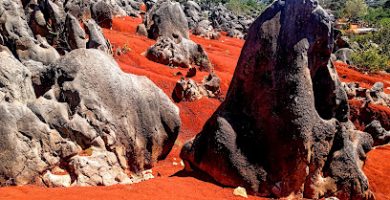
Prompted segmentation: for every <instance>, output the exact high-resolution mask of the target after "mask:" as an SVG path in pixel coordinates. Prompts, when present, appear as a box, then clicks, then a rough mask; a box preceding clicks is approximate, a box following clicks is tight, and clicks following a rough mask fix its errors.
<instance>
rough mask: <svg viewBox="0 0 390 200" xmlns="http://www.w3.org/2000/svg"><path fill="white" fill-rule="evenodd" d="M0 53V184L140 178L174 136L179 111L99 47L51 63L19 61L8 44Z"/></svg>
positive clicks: (90, 182) (64, 183)
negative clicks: (124, 69) (59, 170)
mask: <svg viewBox="0 0 390 200" xmlns="http://www.w3.org/2000/svg"><path fill="white" fill-rule="evenodd" d="M0 58H1V60H2V62H1V63H0V83H1V84H0V85H1V86H2V87H1V90H0V97H1V99H0V115H1V118H0V124H1V126H0V152H1V162H0V185H24V184H33V183H44V184H45V185H47V186H69V185H78V186H89V185H112V184H117V183H132V182H138V181H139V180H142V179H148V178H150V175H146V176H145V177H144V175H145V174H143V173H142V172H143V171H145V170H149V169H151V168H152V166H153V164H154V163H155V162H157V161H158V160H160V159H164V158H165V156H166V155H167V154H168V153H169V151H170V150H171V148H172V146H173V144H174V141H175V140H176V138H177V135H178V132H179V127H180V123H181V122H180V118H179V110H178V108H177V107H176V106H175V105H174V104H173V103H172V102H171V101H170V99H169V98H168V97H167V96H166V95H165V94H164V93H163V91H162V90H161V89H159V88H158V87H157V86H155V85H154V84H153V83H152V82H151V81H150V80H149V79H147V78H145V77H140V76H135V75H131V74H125V73H124V72H122V71H121V70H120V68H119V66H118V65H117V64H116V63H115V61H114V60H113V59H112V58H111V57H109V56H108V55H107V54H105V53H104V52H103V51H99V50H87V49H78V50H74V51H72V52H70V53H68V54H66V55H65V56H64V57H62V58H60V59H59V60H58V61H57V62H55V63H54V64H52V65H50V66H45V65H43V64H42V63H40V62H36V61H28V62H24V63H23V64H22V63H20V62H19V61H18V60H17V59H16V58H15V57H14V56H13V55H12V53H11V51H9V50H8V49H7V48H6V47H2V48H1V51H0ZM3 61H4V62H3ZM58 167H59V168H61V169H63V170H64V173H63V174H60V175H58V174H56V173H55V172H53V169H55V168H58Z"/></svg>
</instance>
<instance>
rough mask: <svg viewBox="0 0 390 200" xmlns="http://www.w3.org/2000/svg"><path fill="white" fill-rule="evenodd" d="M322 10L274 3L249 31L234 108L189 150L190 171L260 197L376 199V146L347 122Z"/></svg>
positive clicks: (226, 108)
mask: <svg viewBox="0 0 390 200" xmlns="http://www.w3.org/2000/svg"><path fill="white" fill-rule="evenodd" d="M331 23H332V22H331V20H330V17H329V15H328V14H327V13H326V12H325V11H324V10H323V9H322V8H321V7H320V6H319V5H318V3H317V1H303V0H285V1H275V2H274V3H273V4H272V6H270V7H268V8H267V9H266V10H265V12H264V13H263V14H261V15H260V17H259V18H258V19H257V20H256V21H255V22H254V24H253V25H252V26H251V28H250V30H249V32H248V36H247V41H246V43H245V45H244V47H243V50H242V53H241V57H240V59H239V61H238V65H237V68H236V71H235V74H234V76H233V79H232V81H231V85H230V88H229V91H228V94H227V96H226V100H225V101H224V102H223V103H222V105H221V106H220V107H219V108H218V110H217V111H216V112H215V113H214V114H213V115H212V116H211V118H210V119H209V120H208V121H207V122H206V124H205V126H204V127H203V130H202V131H201V132H200V133H199V134H198V135H197V136H196V137H195V138H194V139H193V140H191V141H189V142H188V143H187V144H185V146H184V147H183V149H182V152H181V158H182V159H183V160H184V161H185V163H186V167H187V169H188V168H193V169H195V170H200V171H203V172H205V173H206V174H208V175H210V176H211V177H212V178H213V179H214V180H215V181H217V182H218V183H220V184H223V185H226V186H232V187H237V186H244V187H245V188H247V189H248V190H249V191H251V192H252V193H255V194H257V195H260V196H266V197H273V198H281V197H289V198H302V197H304V198H312V199H318V198H322V197H331V196H337V197H338V198H340V199H369V198H372V197H373V196H372V193H371V191H370V190H369V188H368V186H369V184H368V181H367V178H366V176H365V175H364V173H363V171H362V170H361V167H362V165H363V161H364V159H365V153H366V152H368V151H369V150H370V149H371V147H372V144H373V139H372V137H371V136H370V135H369V134H367V133H365V132H361V131H357V130H355V128H354V126H353V124H352V123H351V122H350V121H348V116H349V106H348V101H347V100H348V99H347V95H346V93H345V91H344V90H343V87H342V86H341V83H340V81H339V79H338V76H337V73H336V71H335V69H334V68H333V66H332V65H331V63H330V62H329V60H330V56H331V53H332V46H333V44H334V41H333V35H332V28H331V25H332V24H331Z"/></svg>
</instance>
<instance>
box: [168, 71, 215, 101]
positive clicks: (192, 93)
mask: <svg viewBox="0 0 390 200" xmlns="http://www.w3.org/2000/svg"><path fill="white" fill-rule="evenodd" d="M220 84H221V80H220V79H219V77H218V76H217V75H216V74H214V73H211V74H209V75H208V76H206V77H204V79H203V81H202V82H201V83H197V82H195V81H194V80H192V79H187V80H186V79H184V78H182V79H180V80H179V81H178V82H177V83H176V86H175V88H174V90H173V92H172V98H173V100H174V101H176V102H180V101H196V100H199V99H201V98H202V97H204V96H205V97H210V98H219V97H220V94H221V88H220Z"/></svg>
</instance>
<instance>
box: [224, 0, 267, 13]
mask: <svg viewBox="0 0 390 200" xmlns="http://www.w3.org/2000/svg"><path fill="white" fill-rule="evenodd" d="M265 7H266V5H265V4H263V3H260V2H257V1H256V0H229V1H228V2H227V3H226V8H228V9H229V10H230V11H232V12H233V13H234V14H236V15H241V14H251V13H252V11H253V10H256V11H259V12H262V11H263V10H264V9H265Z"/></svg>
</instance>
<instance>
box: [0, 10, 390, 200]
mask: <svg viewBox="0 0 390 200" xmlns="http://www.w3.org/2000/svg"><path fill="white" fill-rule="evenodd" d="M141 21H142V20H141V19H134V18H130V17H126V18H117V19H114V21H113V29H112V30H107V29H104V34H105V35H106V36H107V38H109V40H110V41H111V43H112V45H113V47H114V48H123V47H125V46H126V47H127V48H130V51H129V52H128V53H126V54H123V55H121V56H115V59H116V60H117V61H118V63H119V65H120V66H121V68H122V69H123V70H124V71H125V72H129V73H133V74H137V75H144V76H147V77H148V78H150V79H151V80H152V81H153V82H154V83H156V84H157V85H158V86H159V87H160V88H162V89H163V90H164V92H165V93H166V94H168V95H169V96H171V92H172V91H173V88H174V85H175V83H176V81H177V80H178V79H179V78H180V77H179V76H174V73H175V72H178V71H180V72H181V73H182V74H186V69H180V68H176V69H171V68H169V67H167V66H165V65H161V64H158V63H154V62H151V61H149V60H148V59H146V58H145V57H144V56H142V54H143V53H144V52H145V51H146V49H147V48H148V47H149V46H151V45H152V44H154V41H152V40H149V39H147V38H145V37H143V36H138V35H136V34H135V30H136V26H137V25H138V24H139V23H141ZM191 39H192V40H194V41H195V42H197V43H200V44H202V46H203V47H204V48H205V49H206V52H207V53H208V55H209V57H210V60H211V62H212V64H213V65H214V68H215V72H216V73H217V75H218V76H219V77H220V78H221V80H222V84H221V87H222V92H223V94H226V91H227V89H228V86H229V83H230V80H231V78H232V75H233V73H234V69H235V66H236V63H237V60H238V57H239V55H240V52H241V48H242V46H243V44H244V41H242V40H238V39H232V38H228V37H225V36H222V37H221V39H219V40H218V41H216V40H207V39H204V38H199V37H196V36H191ZM337 69H338V71H339V73H340V76H342V75H346V78H345V79H343V81H359V82H361V83H364V84H363V86H364V87H370V86H371V85H373V84H374V83H375V82H376V81H378V80H380V79H382V80H383V77H381V76H380V75H375V76H371V75H370V76H368V75H363V74H361V73H359V72H357V71H354V70H352V69H348V68H347V67H345V66H342V65H340V64H338V65H337ZM206 75H207V74H206V73H204V72H197V75H196V77H195V78H194V79H195V80H197V81H201V80H202V79H203V77H204V76H206ZM386 80H388V81H389V82H387V83H385V84H386V87H389V83H390V76H388V77H386ZM177 105H178V107H179V108H180V116H181V119H182V129H181V133H180V136H179V139H178V141H177V142H176V143H175V146H174V148H173V150H172V152H171V153H170V155H169V156H168V158H167V159H166V160H165V161H162V162H160V163H158V164H157V166H155V167H154V168H153V174H154V175H155V176H156V178H155V179H152V180H149V181H146V182H142V183H139V184H135V185H120V186H112V187H88V188H80V187H73V188H66V189H64V188H54V189H47V188H42V187H35V186H23V187H8V188H0V200H3V199H4V200H5V199H18V200H24V199H28V200H32V199H37V200H38V199H39V200H49V199H57V200H71V199H72V200H73V199H74V200H78V199H80V200H81V199H94V200H100V199H101V200H103V199H109V200H119V199H132V198H134V199H138V200H148V199H183V200H184V199H186V200H187V199H243V198H240V197H235V196H233V194H232V193H233V189H232V188H223V187H221V186H218V185H216V184H213V183H210V182H208V181H207V180H204V179H197V178H193V177H191V176H187V177H186V176H182V175H180V173H179V174H177V175H175V173H178V172H179V171H180V170H181V169H182V167H181V166H180V159H179V158H178V155H179V152H180V147H181V146H182V145H183V143H184V142H185V141H186V140H188V139H190V138H191V137H193V136H195V135H196V134H197V133H198V132H199V131H200V130H201V129H202V126H203V124H204V123H205V122H206V120H207V119H208V118H209V117H210V116H211V114H212V113H213V112H214V111H215V110H216V109H217V107H218V106H219V105H220V101H218V100H216V99H208V98H203V99H201V100H199V101H196V102H192V103H190V102H182V103H179V104H177ZM379 155H380V156H379ZM389 160H390V147H387V148H383V149H382V148H380V149H378V150H374V151H372V152H370V154H369V157H368V161H367V164H366V166H365V171H366V173H367V176H368V177H369V179H370V182H372V183H373V184H372V189H373V190H374V191H375V192H376V195H377V197H378V199H380V200H381V199H383V200H384V199H390V198H389V197H390V190H386V188H388V187H390V182H389V181H390V179H386V176H387V177H389V176H390V172H389V169H390V162H387V163H388V164H387V165H386V161H389ZM173 162H177V163H178V165H176V166H174V165H173ZM386 170H387V171H386ZM389 178H390V177H389ZM249 199H261V198H259V197H253V196H250V197H249Z"/></svg>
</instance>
